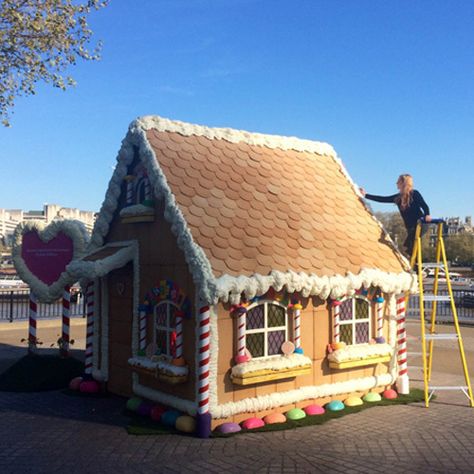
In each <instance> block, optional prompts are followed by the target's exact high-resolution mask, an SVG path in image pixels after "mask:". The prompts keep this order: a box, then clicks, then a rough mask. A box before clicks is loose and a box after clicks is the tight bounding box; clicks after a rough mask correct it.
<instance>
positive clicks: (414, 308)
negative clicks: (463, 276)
mask: <svg viewBox="0 0 474 474" xmlns="http://www.w3.org/2000/svg"><path fill="white" fill-rule="evenodd" d="M438 295H440V296H445V295H448V290H447V289H446V288H443V289H440V290H439V291H438ZM453 296H454V302H455V304H456V312H457V314H458V319H459V322H460V323H464V324H474V289H462V290H461V289H453ZM419 304H420V300H419V296H418V295H412V296H410V299H409V301H408V308H407V315H408V317H412V318H418V317H419V316H420V308H419ZM432 308H433V302H432V301H425V315H426V318H427V319H429V318H430V317H431V310H432ZM452 318H453V315H452V311H451V303H450V302H449V301H438V302H437V306H436V319H437V320H438V321H440V322H450V321H452V320H453V319H452Z"/></svg>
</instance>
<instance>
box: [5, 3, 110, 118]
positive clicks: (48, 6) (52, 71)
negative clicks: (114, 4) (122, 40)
mask: <svg viewBox="0 0 474 474" xmlns="http://www.w3.org/2000/svg"><path fill="white" fill-rule="evenodd" d="M107 3H108V0H88V1H83V2H81V3H78V2H77V1H74V0H2V1H1V2H0V118H1V120H2V123H3V124H4V125H5V126H9V117H10V113H11V110H12V109H13V106H14V103H15V98H16V97H18V96H22V95H31V94H34V93H35V88H36V83H37V82H40V81H41V82H46V83H49V84H52V85H53V86H54V87H58V88H60V89H63V90H65V89H66V88H67V87H69V86H73V85H74V84H75V82H74V79H73V78H72V77H70V76H66V75H65V71H66V69H67V68H68V67H69V66H71V65H74V64H76V62H77V60H78V59H84V60H97V59H99V52H100V47H101V44H100V42H99V43H98V44H97V45H95V46H93V47H92V49H89V47H88V46H89V44H90V41H91V37H92V31H91V30H90V28H89V26H88V23H87V18H88V15H89V13H90V12H91V11H92V10H98V9H99V8H102V7H104V6H105V5H107Z"/></svg>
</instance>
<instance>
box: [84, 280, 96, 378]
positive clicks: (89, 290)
mask: <svg viewBox="0 0 474 474" xmlns="http://www.w3.org/2000/svg"><path fill="white" fill-rule="evenodd" d="M86 308H87V310H86V311H87V329H86V355H85V363H84V374H85V375H86V376H88V377H91V376H92V357H93V347H92V344H93V338H94V283H93V282H89V283H88V284H87V287H86Z"/></svg>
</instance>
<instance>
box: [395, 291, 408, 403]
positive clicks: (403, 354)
mask: <svg viewBox="0 0 474 474" xmlns="http://www.w3.org/2000/svg"><path fill="white" fill-rule="evenodd" d="M397 347H398V349H397V361H398V378H397V382H396V385H397V390H398V392H399V393H401V394H403V395H406V394H408V393H409V392H410V387H409V378H408V364H407V333H406V328H405V296H399V297H398V298H397Z"/></svg>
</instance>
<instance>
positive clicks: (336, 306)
mask: <svg viewBox="0 0 474 474" xmlns="http://www.w3.org/2000/svg"><path fill="white" fill-rule="evenodd" d="M331 304H332V312H333V326H332V328H333V329H332V339H333V342H339V341H340V335H339V314H340V311H341V308H340V306H341V302H340V301H338V300H332V303H331Z"/></svg>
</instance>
